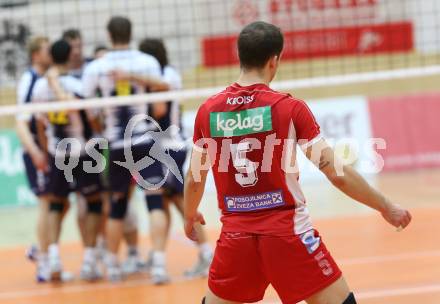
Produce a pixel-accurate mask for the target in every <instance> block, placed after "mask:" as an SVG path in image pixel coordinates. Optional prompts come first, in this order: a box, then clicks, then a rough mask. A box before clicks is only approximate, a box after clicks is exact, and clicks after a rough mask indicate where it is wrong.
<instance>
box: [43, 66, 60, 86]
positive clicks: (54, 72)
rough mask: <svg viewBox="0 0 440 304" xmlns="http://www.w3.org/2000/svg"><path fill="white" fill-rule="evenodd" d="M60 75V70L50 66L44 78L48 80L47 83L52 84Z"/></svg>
mask: <svg viewBox="0 0 440 304" xmlns="http://www.w3.org/2000/svg"><path fill="white" fill-rule="evenodd" d="M59 76H60V72H59V71H58V69H57V68H56V67H54V66H53V67H51V68H49V70H47V72H46V78H47V80H48V81H49V84H53V83H55V82H56V81H57V80H58V77H59Z"/></svg>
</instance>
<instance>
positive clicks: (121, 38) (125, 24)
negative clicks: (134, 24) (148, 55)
mask: <svg viewBox="0 0 440 304" xmlns="http://www.w3.org/2000/svg"><path fill="white" fill-rule="evenodd" d="M107 31H108V32H109V34H110V38H111V40H112V42H113V43H120V44H126V43H129V42H130V40H131V22H130V20H129V19H128V18H126V17H121V16H114V17H112V18H111V19H110V21H109V22H108V24H107Z"/></svg>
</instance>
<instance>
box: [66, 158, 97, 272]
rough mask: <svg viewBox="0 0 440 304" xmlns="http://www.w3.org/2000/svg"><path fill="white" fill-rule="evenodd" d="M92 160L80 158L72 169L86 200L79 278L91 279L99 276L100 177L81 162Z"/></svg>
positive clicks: (77, 187) (78, 188)
mask: <svg viewBox="0 0 440 304" xmlns="http://www.w3.org/2000/svg"><path fill="white" fill-rule="evenodd" d="M90 161H92V159H91V157H89V156H82V157H81V158H80V161H79V163H80V166H77V167H76V168H75V169H74V171H73V172H74V176H75V181H76V190H77V191H79V192H80V193H81V196H82V197H84V199H85V202H86V211H85V217H84V239H83V245H84V257H83V264H82V267H81V278H82V279H84V280H88V281H93V280H96V279H99V278H100V277H101V273H100V272H99V269H98V260H97V252H96V242H97V237H98V233H99V231H100V228H101V220H102V208H103V198H102V195H101V190H102V187H101V179H100V176H99V173H90V172H86V171H85V170H84V169H83V166H82V165H83V164H84V163H86V162H90Z"/></svg>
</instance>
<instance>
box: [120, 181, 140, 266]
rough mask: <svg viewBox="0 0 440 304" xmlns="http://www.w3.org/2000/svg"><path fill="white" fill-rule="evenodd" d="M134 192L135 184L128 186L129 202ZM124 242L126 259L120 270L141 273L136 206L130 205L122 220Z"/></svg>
mask: <svg viewBox="0 0 440 304" xmlns="http://www.w3.org/2000/svg"><path fill="white" fill-rule="evenodd" d="M135 190H136V187H135V184H131V186H130V194H129V200H131V198H132V197H133V195H134V191H135ZM124 240H125V242H126V244H127V258H126V260H125V261H124V263H123V264H122V270H123V272H124V273H125V274H133V273H136V272H139V271H142V270H143V269H144V268H145V262H144V261H142V258H141V256H140V253H139V233H138V216H137V210H136V205H135V204H133V203H130V204H129V206H128V210H127V213H126V215H125V218H124Z"/></svg>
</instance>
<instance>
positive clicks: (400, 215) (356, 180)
mask: <svg viewBox="0 0 440 304" xmlns="http://www.w3.org/2000/svg"><path fill="white" fill-rule="evenodd" d="M305 153H306V156H307V158H308V159H310V160H311V161H312V162H313V163H314V164H315V165H316V166H317V167H318V168H319V169H320V170H321V172H323V173H324V174H325V176H326V177H327V178H328V179H329V180H330V182H331V183H332V184H333V185H334V186H335V187H337V188H338V189H339V190H341V191H342V192H344V193H345V194H346V195H348V196H349V197H351V198H352V199H354V200H356V201H358V202H360V203H362V204H364V205H366V206H368V207H370V208H373V209H375V210H377V211H379V212H380V213H381V214H382V216H383V217H384V219H385V220H386V221H387V222H388V223H390V224H391V225H393V226H394V227H402V228H405V227H406V226H408V224H409V223H410V222H411V214H410V212H409V211H408V210H406V209H404V208H402V207H401V206H399V205H398V204H395V203H392V202H391V201H390V200H388V199H387V198H386V197H385V196H384V195H383V194H382V193H380V192H379V191H377V190H376V189H374V188H373V187H371V186H370V185H369V184H368V183H367V181H366V180H365V179H364V178H363V177H362V176H361V175H360V174H359V173H358V172H357V171H356V170H355V169H353V168H352V167H351V166H347V165H343V163H342V161H341V160H340V159H338V158H337V156H335V153H334V151H333V149H332V148H331V147H330V146H329V145H328V144H327V143H326V141H325V140H324V139H322V140H319V141H318V142H316V143H314V144H313V145H311V146H310V147H308V148H307V149H306V151H305ZM338 168H339V169H341V170H338Z"/></svg>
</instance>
